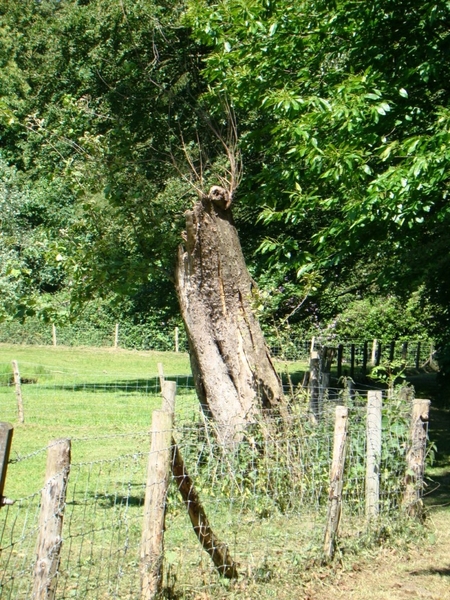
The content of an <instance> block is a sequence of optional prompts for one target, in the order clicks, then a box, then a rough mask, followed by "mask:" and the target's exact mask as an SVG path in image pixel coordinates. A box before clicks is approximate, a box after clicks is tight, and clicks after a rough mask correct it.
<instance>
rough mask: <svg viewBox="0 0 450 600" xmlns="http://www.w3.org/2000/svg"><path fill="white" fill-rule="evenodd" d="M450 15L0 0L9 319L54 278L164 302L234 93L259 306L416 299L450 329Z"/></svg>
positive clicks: (82, 290) (311, 5)
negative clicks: (199, 180)
mask: <svg viewBox="0 0 450 600" xmlns="http://www.w3.org/2000/svg"><path fill="white" fill-rule="evenodd" d="M449 22H450V21H449V6H448V3H447V2H445V1H443V0H441V1H437V2H424V3H422V4H420V5H418V4H417V3H416V2H413V1H412V0H400V1H395V2H394V1H393V0H377V1H376V2H372V3H360V2H355V1H354V0H341V1H336V2H332V3H329V2H322V1H320V0H319V1H312V0H302V1H301V2H296V3H294V4H292V3H290V2H287V0H280V1H277V2H274V1H272V0H221V1H217V2H211V1H209V0H186V2H184V1H182V0H180V1H178V2H175V3H174V2H171V3H165V2H157V1H155V0H152V1H149V0H146V1H145V2H132V1H131V0H123V1H122V2H105V1H104V0H90V1H83V2H82V1H75V0H62V1H55V0H44V1H42V2H35V1H34V0H24V2H22V3H20V5H18V4H14V3H11V2H9V1H8V0H1V1H0V27H1V32H2V36H1V42H0V63H1V66H2V69H1V75H0V77H1V79H0V84H1V92H0V94H1V95H0V120H1V126H2V132H1V138H0V153H1V158H2V163H1V169H2V173H3V175H2V177H3V179H2V181H3V182H4V183H3V184H2V185H3V187H2V197H3V199H5V198H6V197H7V194H9V196H8V197H9V198H11V199H12V200H11V203H10V208H8V210H9V211H13V212H14V215H15V216H14V218H10V217H8V219H3V220H2V243H3V248H2V253H3V254H2V256H3V255H4V256H5V257H7V258H5V259H4V260H3V261H2V263H3V264H2V272H1V278H2V279H1V281H2V286H6V287H7V286H8V285H11V284H12V282H14V281H15V282H16V284H18V283H19V282H20V285H16V290H19V288H20V293H19V292H18V293H15V294H13V295H12V296H11V295H10V296H5V298H6V297H8V298H10V299H11V302H12V303H10V304H8V307H7V308H5V307H6V304H7V303H8V302H9V300H8V301H5V307H4V313H5V314H6V313H11V312H14V310H13V308H12V307H13V304H14V302H13V300H14V298H15V301H16V305H17V302H18V305H20V306H22V308H21V311H22V314H23V313H24V311H25V312H26V310H30V311H31V312H32V311H33V310H36V306H37V304H35V305H34V308H33V305H30V302H28V304H27V303H26V301H25V299H26V298H28V299H30V298H31V297H32V296H33V294H32V293H31V291H32V290H34V296H33V297H34V298H35V302H36V303H39V298H42V294H43V293H44V294H50V296H51V294H52V293H54V291H55V290H57V289H61V288H64V289H66V290H68V292H67V293H68V295H69V296H71V297H72V300H74V299H78V300H83V299H85V298H88V297H90V296H92V295H95V294H99V293H103V294H106V293H109V292H112V293H114V294H117V295H119V296H120V295H121V296H123V295H127V296H134V297H137V296H140V297H142V294H143V293H144V294H145V293H147V295H151V294H152V295H153V299H155V298H157V297H159V298H162V300H161V301H162V302H163V303H164V302H165V301H166V300H167V298H168V297H169V296H170V294H171V292H170V290H171V287H170V286H169V284H168V283H167V282H168V279H169V278H170V275H171V272H172V268H173V261H174V258H175V247H176V245H177V243H178V239H179V234H180V231H181V229H182V227H183V225H182V214H183V212H184V211H185V210H186V209H187V208H188V207H189V206H190V205H191V204H192V198H193V196H194V194H193V188H192V186H190V185H189V183H188V182H186V179H188V180H189V178H190V176H191V174H192V167H194V168H197V169H202V170H203V171H204V174H205V176H206V178H208V176H209V175H210V174H212V173H213V171H214V165H216V166H217V165H220V164H221V161H223V148H222V145H221V141H220V139H218V136H217V130H220V129H221V127H224V128H226V114H224V111H223V106H228V107H231V109H232V111H233V112H234V114H235V116H236V120H237V125H238V130H239V144H240V151H241V153H242V156H243V162H244V177H243V180H242V183H241V186H240V189H239V190H238V195H237V199H236V207H235V209H234V210H235V216H236V220H237V225H238V228H239V230H240V233H241V238H242V243H243V247H244V251H245V252H246V254H247V257H248V259H249V262H250V267H251V269H252V272H253V274H254V276H255V277H256V278H257V279H258V281H259V282H260V284H261V286H262V288H263V291H262V292H261V305H264V304H267V305H269V306H270V311H269V312H272V313H273V314H276V316H277V317H282V318H285V317H286V316H289V315H290V314H291V313H292V314H294V313H295V315H296V318H301V317H304V316H305V314H307V313H306V312H305V311H304V309H305V308H306V307H307V306H309V310H311V306H312V305H313V304H318V305H320V306H321V310H322V313H323V314H324V315H325V316H326V317H331V316H333V314H335V313H336V312H338V311H340V310H342V308H343V302H344V304H345V302H347V303H348V298H349V297H352V296H351V295H354V294H355V293H357V294H359V296H360V297H363V296H365V295H371V294H372V295H375V296H376V295H379V294H384V295H386V294H389V295H391V296H392V295H397V296H399V297H403V298H405V299H407V298H409V297H410V296H411V295H412V294H415V297H416V298H417V296H418V295H419V296H420V297H421V298H422V302H423V303H428V305H432V306H434V309H433V310H434V313H435V315H436V318H435V320H434V325H433V324H431V325H430V328H431V329H432V328H433V327H434V326H435V325H436V324H438V327H436V330H438V331H439V332H440V334H442V332H443V331H444V332H447V331H449V330H450V314H449V312H448V309H447V298H448V295H449V293H450V283H449V278H448V275H447V273H448V271H449V267H450V265H449V260H450V259H449V258H448V256H449V254H448V242H447V229H448V225H449V219H450V211H449V208H448V206H449V205H448V199H447V194H448V186H449V168H448V165H449V159H450V150H449V147H450V145H449V135H450V132H449V125H450V108H449V86H450V84H449V81H450V73H449V71H450V66H449V65H450V62H449V60H448V58H449V51H450V39H449V25H448V24H449ZM219 137H220V136H219ZM187 157H188V159H189V160H187ZM189 161H190V162H191V165H189V164H188V163H189ZM7 189H8V190H10V192H6V190H7ZM3 201H5V200H3ZM14 206H16V207H17V208H13V207H14ZM5 214H6V213H5ZM8 214H9V213H8ZM11 214H12V213H11ZM6 223H7V225H6ZM14 223H15V225H14V227H19V230H20V232H19V230H16V233H12V231H13V229H12V228H13V224H14ZM17 240H19V241H17ZM16 241H17V243H16ZM5 265H9V266H7V267H6V266H5ZM14 278H15V279H14ZM5 289H6V288H5ZM8 289H11V287H10V288H8ZM144 290H146V291H145V292H144ZM306 297H309V298H311V299H312V300H313V302H312V304H311V303H309V305H308V303H305V304H303V301H304V299H305V298H306ZM416 306H420V302H417V303H416ZM299 307H300V308H299ZM44 308H45V307H44ZM55 310H56V309H55ZM58 310H59V308H58ZM302 311H303V312H302ZM19 312H20V311H19ZM446 335H448V334H447V333H445V334H444V336H446Z"/></svg>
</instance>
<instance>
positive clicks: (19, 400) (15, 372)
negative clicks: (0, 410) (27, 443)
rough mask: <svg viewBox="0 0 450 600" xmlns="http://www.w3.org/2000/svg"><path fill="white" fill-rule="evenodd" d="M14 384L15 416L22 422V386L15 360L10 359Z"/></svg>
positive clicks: (23, 419)
mask: <svg viewBox="0 0 450 600" xmlns="http://www.w3.org/2000/svg"><path fill="white" fill-rule="evenodd" d="M12 368H13V375H14V385H15V386H16V398H17V416H18V419H19V423H23V422H24V421H25V418H24V416H23V399H22V386H21V383H20V372H19V365H18V363H17V360H13V361H12Z"/></svg>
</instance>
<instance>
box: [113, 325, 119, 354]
mask: <svg viewBox="0 0 450 600" xmlns="http://www.w3.org/2000/svg"><path fill="white" fill-rule="evenodd" d="M118 347H119V323H116V325H115V327H114V349H115V350H117V348H118Z"/></svg>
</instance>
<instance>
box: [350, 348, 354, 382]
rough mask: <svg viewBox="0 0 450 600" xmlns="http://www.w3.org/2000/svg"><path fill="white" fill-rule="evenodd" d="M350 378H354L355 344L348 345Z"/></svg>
mask: <svg viewBox="0 0 450 600" xmlns="http://www.w3.org/2000/svg"><path fill="white" fill-rule="evenodd" d="M350 377H351V378H352V379H353V378H354V377H355V344H351V345H350Z"/></svg>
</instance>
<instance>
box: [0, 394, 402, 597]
mask: <svg viewBox="0 0 450 600" xmlns="http://www.w3.org/2000/svg"><path fill="white" fill-rule="evenodd" d="M364 402H365V400H364V396H363V395H362V394H359V395H358V394H356V395H355V396H353V397H349V398H348V404H349V413H350V425H349V447H348V452H347V461H346V469H345V481H344V491H343V501H344V515H347V516H348V517H351V516H353V515H354V516H356V517H358V516H359V517H361V516H362V515H363V513H364V480H365V407H364ZM335 404H336V403H335V402H328V403H327V404H325V405H324V409H323V412H322V413H321V414H320V415H319V419H318V421H317V422H315V421H313V420H312V419H311V418H310V415H309V412H308V408H307V406H306V405H302V404H298V405H297V406H293V409H292V417H291V421H290V423H289V424H288V426H286V427H284V428H281V429H280V427H279V423H278V422H275V421H274V422H270V421H265V422H264V424H263V425H264V426H261V424H260V423H258V424H255V426H254V427H250V428H249V429H248V430H247V431H246V432H245V435H244V436H243V439H242V440H241V441H239V442H236V443H235V444H234V445H233V446H231V447H230V446H228V447H226V448H224V447H222V446H220V445H219V444H218V443H217V442H216V441H215V440H216V438H215V436H214V426H213V424H212V423H209V422H207V421H206V420H205V419H204V417H203V416H202V414H201V413H200V412H197V413H195V417H194V416H192V415H187V414H186V413H184V414H179V415H177V423H176V429H175V433H174V437H175V440H176V442H177V444H178V446H179V449H180V452H181V454H182V456H183V459H184V462H185V465H186V468H187V471H188V473H189V475H190V477H191V479H192V481H193V483H194V486H195V488H196V490H197V491H198V493H199V495H200V499H201V502H202V504H203V506H204V509H205V512H206V515H207V517H208V519H209V522H210V525H211V527H212V529H213V530H214V532H215V534H216V536H217V538H218V539H219V540H220V541H221V542H223V543H226V544H227V545H228V547H229V549H230V552H231V555H232V556H233V558H234V560H235V561H236V562H237V563H238V570H239V573H240V574H241V575H242V576H244V577H247V578H251V579H253V580H257V579H258V578H264V577H265V576H266V575H267V573H268V572H270V570H271V569H273V565H275V564H276V565H278V572H279V569H280V568H281V569H285V570H286V572H288V571H289V569H291V568H292V565H293V564H294V563H295V562H296V561H298V560H299V558H298V557H299V556H301V557H303V556H304V554H305V552H306V553H307V551H308V548H309V549H311V548H313V549H314V547H315V548H316V549H317V548H318V547H320V543H321V539H322V535H323V531H324V527H325V513H326V507H327V501H328V486H329V470H330V464H331V452H332V445H333V442H332V440H333V428H334V407H335ZM385 405H386V406H385V409H384V413H383V419H384V427H383V451H382V456H381V457H380V474H381V481H380V489H381V502H380V512H381V514H383V515H384V514H391V513H392V511H393V510H396V507H397V506H398V502H399V494H401V491H402V480H403V476H404V472H405V464H404V453H405V448H406V431H407V429H408V427H407V407H405V403H403V404H402V403H401V402H400V401H398V402H397V401H393V400H392V401H391V404H389V402H388V399H386V400H385ZM149 447H150V440H149V435H148V433H147V432H135V433H129V434H128V433H126V434H116V435H112V434H110V435H107V434H105V435H104V436H100V437H99V438H89V437H86V438H75V439H73V441H72V448H73V459H74V460H73V464H72V467H71V473H70V476H69V483H68V489H67V501H66V509H65V516H64V529H63V546H62V556H61V563H60V570H59V579H58V591H57V598H61V599H62V598H83V599H88V600H90V599H102V600H103V599H106V598H108V599H109V598H120V599H130V600H131V599H134V598H136V599H137V598H139V586H140V576H139V551H140V541H141V534H142V523H143V500H144V492H145V481H146V465H147V460H148V452H149ZM44 450H45V449H44V448H42V449H40V450H37V451H35V452H30V453H29V454H28V455H23V456H21V457H19V458H16V459H13V460H14V462H13V463H12V464H11V465H10V473H9V474H8V477H11V478H13V480H17V481H18V483H17V485H18V486H19V484H20V481H22V480H23V479H24V477H26V473H27V471H28V472H30V471H33V472H35V471H39V476H40V479H41V480H42V478H43V473H44V472H45V464H44V463H45V452H44ZM395 452H397V453H398V457H397V458H396V460H395V461H394V462H393V460H392V458H393V455H395ZM85 457H89V460H86V458H85ZM33 477H34V476H31V477H30V478H28V479H27V481H26V483H22V485H23V486H25V489H26V491H27V492H28V491H29V490H28V489H27V488H30V487H31V486H32V484H33V481H34V479H33ZM34 489H38V488H34ZM39 502H40V492H35V493H32V492H31V493H27V494H26V495H24V496H23V497H22V498H21V499H19V500H18V501H17V502H16V504H15V505H14V506H10V507H8V508H7V509H2V511H1V512H0V519H1V522H2V525H1V535H2V538H1V547H2V552H1V554H0V560H1V567H2V580H1V585H2V587H1V594H0V597H1V598H2V599H3V598H8V599H11V600H13V599H14V600H15V599H17V600H22V599H23V600H25V599H28V598H29V597H30V590H31V589H32V574H33V568H34V561H35V544H36V536H37V527H38V525H37V523H38V512H39V510H38V509H39ZM341 526H342V527H345V526H346V523H345V518H344V520H343V523H342V525H341ZM314 544H315V546H314ZM164 566H165V568H164V572H165V585H166V586H167V588H168V589H169V588H172V587H174V586H175V587H176V589H178V590H180V591H182V592H183V593H185V594H186V597H189V594H190V593H191V592H192V591H193V588H194V587H195V589H196V591H197V592H198V591H199V589H200V588H202V587H207V588H213V587H214V586H216V585H218V575H217V573H216V571H215V570H214V568H213V567H212V565H211V562H210V559H209V557H208V555H207V554H206V553H205V552H204V551H203V550H202V549H201V547H200V545H199V543H198V541H197V539H196V536H195V535H194V532H193V529H192V525H191V524H190V521H189V518H188V515H187V512H186V507H185V506H184V504H183V502H182V501H181V499H180V497H179V493H178V490H177V489H176V485H174V484H172V485H171V486H170V489H169V494H168V497H167V515H166V531H165V554H164ZM193 572H195V574H196V575H195V578H193ZM193 580H195V584H193Z"/></svg>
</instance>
